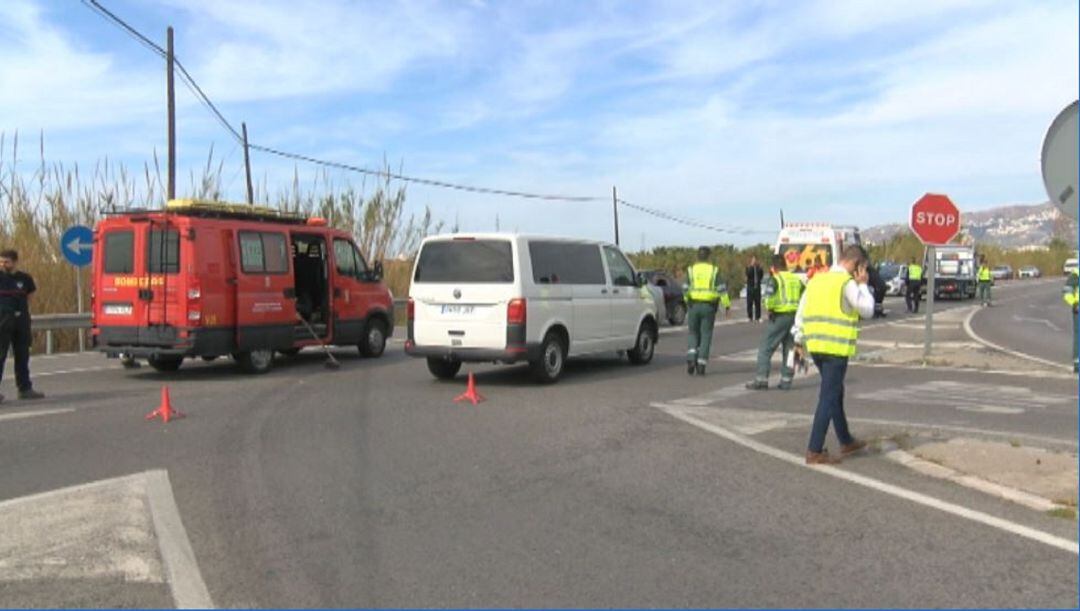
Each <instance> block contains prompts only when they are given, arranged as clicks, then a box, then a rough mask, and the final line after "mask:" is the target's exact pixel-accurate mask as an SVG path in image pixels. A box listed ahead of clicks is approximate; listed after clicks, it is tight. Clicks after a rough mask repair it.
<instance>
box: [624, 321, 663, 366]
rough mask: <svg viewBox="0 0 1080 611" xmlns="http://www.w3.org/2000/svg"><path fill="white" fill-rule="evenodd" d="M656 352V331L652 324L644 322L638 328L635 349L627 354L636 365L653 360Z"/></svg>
mask: <svg viewBox="0 0 1080 611" xmlns="http://www.w3.org/2000/svg"><path fill="white" fill-rule="evenodd" d="M654 352H656V332H655V331H653V328H652V325H650V324H649V323H647V322H643V323H641V328H640V329H638V334H637V342H636V343H635V344H634V348H633V350H630V351H629V352H627V353H626V356H628V357H630V362H631V363H633V364H634V365H644V364H646V363H648V362H649V361H651V360H652V357H653V353H654Z"/></svg>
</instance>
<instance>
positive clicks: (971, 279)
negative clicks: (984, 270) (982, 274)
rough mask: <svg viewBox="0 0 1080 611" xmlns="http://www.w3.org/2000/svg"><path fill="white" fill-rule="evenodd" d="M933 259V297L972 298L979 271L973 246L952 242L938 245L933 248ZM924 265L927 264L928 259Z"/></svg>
mask: <svg viewBox="0 0 1080 611" xmlns="http://www.w3.org/2000/svg"><path fill="white" fill-rule="evenodd" d="M927 256H929V251H928V252H927ZM926 258H927V257H924V260H925V259H926ZM935 259H936V261H935V267H934V298H935V299H942V298H945V297H950V298H953V299H974V298H975V289H976V286H977V284H978V271H979V266H978V264H977V263H976V261H975V247H974V246H961V245H953V244H950V245H947V246H938V247H936V248H935ZM926 265H927V266H929V261H927V263H926ZM927 278H928V279H929V276H927Z"/></svg>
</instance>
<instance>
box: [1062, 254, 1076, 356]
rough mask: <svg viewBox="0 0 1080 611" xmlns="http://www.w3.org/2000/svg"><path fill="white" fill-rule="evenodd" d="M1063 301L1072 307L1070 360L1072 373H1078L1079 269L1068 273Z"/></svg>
mask: <svg viewBox="0 0 1080 611" xmlns="http://www.w3.org/2000/svg"><path fill="white" fill-rule="evenodd" d="M1063 297H1064V299H1065V303H1066V304H1068V305H1069V307H1070V308H1072V321H1073V333H1072V345H1073V346H1072V348H1073V350H1072V361H1073V373H1080V346H1078V345H1077V342H1080V337H1077V333H1078V332H1080V327H1078V323H1080V320H1078V317H1080V269H1075V268H1074V269H1073V270H1072V273H1070V274H1069V278H1068V279H1067V280H1066V281H1065V290H1064V295H1063Z"/></svg>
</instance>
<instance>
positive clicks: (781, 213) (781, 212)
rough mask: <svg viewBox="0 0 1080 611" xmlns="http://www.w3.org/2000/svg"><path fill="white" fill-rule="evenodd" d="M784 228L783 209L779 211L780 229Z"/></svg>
mask: <svg viewBox="0 0 1080 611" xmlns="http://www.w3.org/2000/svg"><path fill="white" fill-rule="evenodd" d="M783 228H784V209H783V208H781V209H780V229H783Z"/></svg>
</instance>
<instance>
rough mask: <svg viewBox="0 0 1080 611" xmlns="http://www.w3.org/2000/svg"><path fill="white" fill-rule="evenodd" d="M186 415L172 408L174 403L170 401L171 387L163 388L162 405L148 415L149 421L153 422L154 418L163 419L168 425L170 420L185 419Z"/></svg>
mask: <svg viewBox="0 0 1080 611" xmlns="http://www.w3.org/2000/svg"><path fill="white" fill-rule="evenodd" d="M183 417H184V414H182V413H181V412H178V411H176V410H175V409H173V407H172V401H170V400H169V387H168V386H162V387H161V405H159V406H158V408H157V409H155V410H154V411H152V412H150V413H149V414H147V415H146V419H147V420H153V419H154V418H161V421H162V422H165V423H168V422H169V420H174V419H177V418H183Z"/></svg>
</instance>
